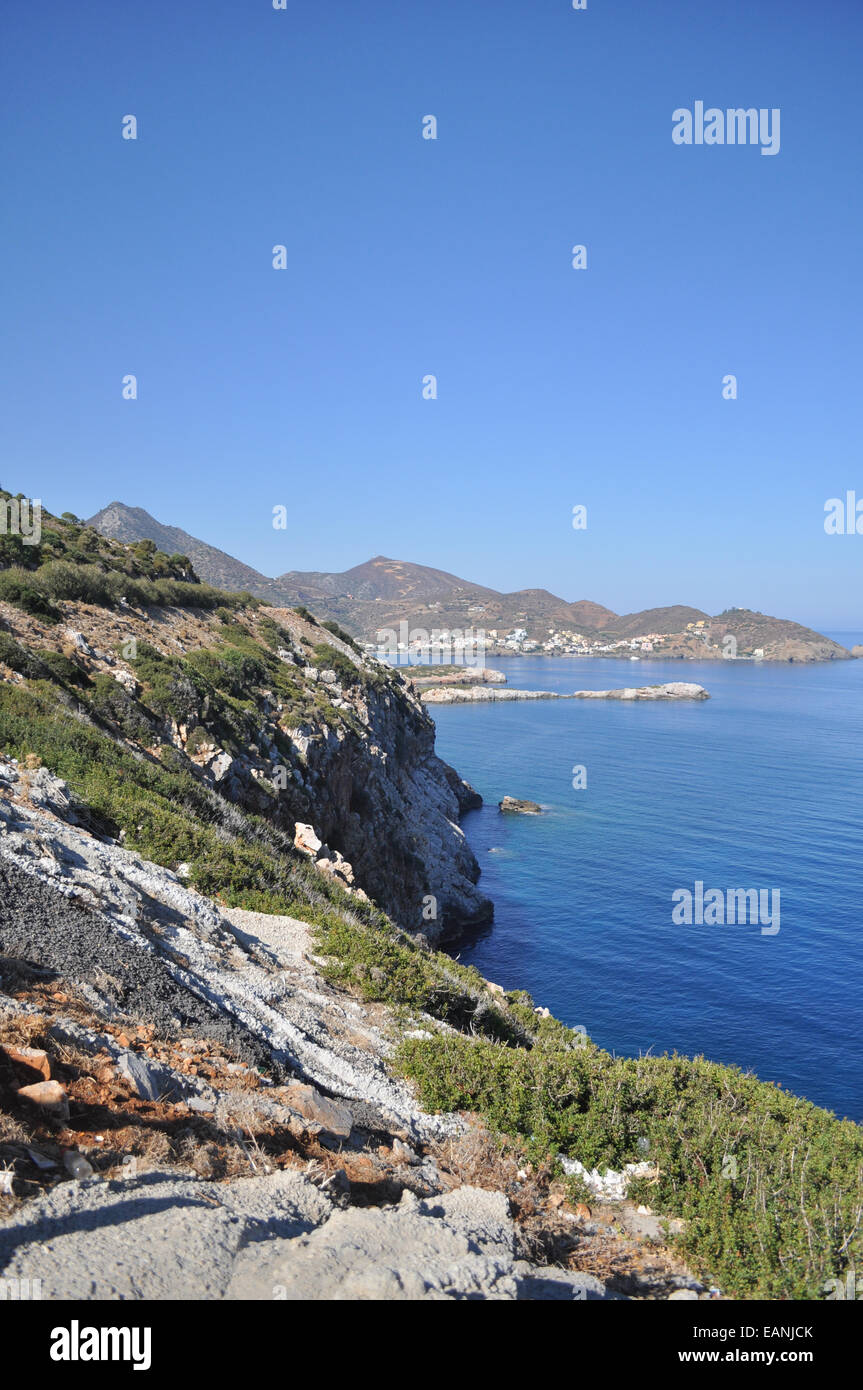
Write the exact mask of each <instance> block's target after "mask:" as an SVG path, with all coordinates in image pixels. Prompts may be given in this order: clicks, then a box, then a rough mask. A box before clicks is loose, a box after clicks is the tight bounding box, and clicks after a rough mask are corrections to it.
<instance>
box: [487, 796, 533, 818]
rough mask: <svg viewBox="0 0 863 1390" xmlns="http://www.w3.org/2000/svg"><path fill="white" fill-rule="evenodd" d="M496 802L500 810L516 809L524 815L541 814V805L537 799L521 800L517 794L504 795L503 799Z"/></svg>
mask: <svg viewBox="0 0 863 1390" xmlns="http://www.w3.org/2000/svg"><path fill="white" fill-rule="evenodd" d="M497 804H498V806H499V808H500V810H501V811H518V812H520V813H521V814H522V815H525V816H540V815H542V807H541V806H540V804H539V802H538V801H522V800H520V799H519V797H517V796H505V797H504V798H503V801H499V802H498V803H497Z"/></svg>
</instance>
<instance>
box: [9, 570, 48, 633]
mask: <svg viewBox="0 0 863 1390" xmlns="http://www.w3.org/2000/svg"><path fill="white" fill-rule="evenodd" d="M0 602H4V603H12V604H14V605H15V607H16V608H20V609H21V610H22V612H24V613H29V614H30V616H31V617H33V618H40V619H41V620H42V622H46V623H57V622H59V621H60V612H59V610H58V609H57V608H56V607H55V606H54V604H53V603H52V602H51V600H50V599H49V598H48V595H47V594H46V593H45V591H44V590H43V589H42V587H41V586H40V585H39V584H38V582H37V580H36V579H35V577H34V576H33V575H31V574H30V573H28V571H27V570H23V569H20V568H19V567H18V566H14V567H13V568H12V569H8V570H0Z"/></svg>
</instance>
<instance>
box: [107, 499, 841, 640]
mask: <svg viewBox="0 0 863 1390" xmlns="http://www.w3.org/2000/svg"><path fill="white" fill-rule="evenodd" d="M86 524H87V525H88V526H91V527H93V528H94V529H95V530H96V531H98V532H100V534H102V535H104V536H108V537H110V538H111V539H113V540H119V541H124V542H125V543H126V544H130V543H135V542H137V541H141V540H151V541H153V542H154V543H155V544H156V546H157V547H158V548H159V549H160V550H164V551H166V553H169V554H170V553H174V554H183V555H186V556H188V558H189V559H190V560H191V561H192V564H193V566H194V568H195V571H196V573H197V574H198V575H199V576H200V577H201V579H202V580H204V582H206V583H208V584H212V585H214V586H216V587H219V588H224V589H233V590H239V591H248V592H249V593H251V594H253V595H254V596H255V597H257V598H261V599H265V600H266V601H267V602H268V603H271V604H273V605H274V606H275V607H284V608H290V607H294V606H297V605H308V604H310V605H312V607H314V608H315V609H316V611H317V612H318V613H319V615H320V616H321V617H324V618H327V619H332V620H334V621H336V622H338V623H339V624H341V625H342V626H343V627H344V628H346V629H347V631H349V632H350V633H351V634H352V635H353V636H355V637H360V638H363V639H364V640H366V641H378V640H380V638H379V636H378V634H379V633H380V632H381V631H382V630H386V629H398V628H399V626H400V624H401V623H403V622H408V624H409V625H410V626H413V627H419V628H420V629H424V630H428V631H432V630H433V629H444V628H450V629H452V628H457V629H461V630H463V629H466V628H474V629H478V628H481V629H483V630H484V631H485V632H486V633H491V632H501V633H503V632H504V631H506V630H513V629H518V628H521V629H523V630H524V631H525V632H526V633H527V636H528V638H529V639H531V640H539V641H541V640H543V639H544V638H545V637H546V636H547V635H548V633H549V631H550V630H559V629H563V630H565V631H577V632H578V633H580V634H583V635H585V636H586V637H587V638H589V639H592V640H597V639H603V640H604V639H606V638H607V639H612V640H616V641H623V640H626V639H635V638H637V637H642V636H646V635H647V634H650V633H662V634H665V636H666V638H669V639H670V638H674V639H675V640H674V641H672V642H671V645H670V646H669V645H666V646H664V647H663V648H661V654H663V655H666V656H671V657H690V658H692V657H696V656H702V657H704V656H706V657H707V658H708V659H709V658H711V657H712V656H713V655H714V654H715V653H716V652H717V651H719V650H720V646H721V642H722V641H723V640H724V638H725V637H726V635H727V634H728V633H729V632H731V634H732V636H734V638H735V642H736V641H737V635H738V633H744V632H745V637H746V641H747V643H748V646H747V647H745V648H744V649H743V650H746V651H750V652H751V651H753V650H761V651H763V652H764V654H765V659H770V660H796V661H800V660H804V661H805V660H816V661H818V660H831V659H843V660H844V659H846V658H847V657H848V656H849V653H848V652H847V651H846V650H845V648H844V647H841V646H840V645H839V644H838V643H836V642H833V641H832V640H831V639H829V638H826V637H824V636H823V635H822V634H821V633H819V632H816V631H814V630H813V629H811V628H807V627H805V626H804V625H802V624H799V623H795V622H793V621H791V620H789V619H784V618H773V617H770V616H769V615H766V614H762V613H753V612H751V611H750V610H748V609H731V610H726V611H725V612H724V613H722V614H718V615H715V616H711V615H710V614H708V613H706V612H704V611H703V610H702V609H700V608H694V607H691V606H689V605H686V604H670V605H667V606H664V607H655V608H649V609H644V610H640V611H637V612H632V613H626V614H618V613H615V612H614V610H613V609H610V608H607V607H605V606H604V605H602V604H599V603H596V602H594V601H593V600H591V599H577V600H575V601H572V602H570V601H569V600H567V599H564V598H561V597H560V596H559V595H557V594H553V593H551V592H550V591H549V590H548V589H544V588H540V587H537V588H527V589H517V590H513V591H511V592H508V593H504V592H501V591H499V590H497V589H492V588H490V587H489V586H487V585H482V584H477V583H474V582H473V581H470V580H465V579H462V578H460V577H459V576H458V575H455V574H452V573H450V572H449V571H447V570H440V569H436V568H433V567H431V566H428V565H417V564H415V563H413V562H411V561H406V560H395V559H392V558H391V557H389V556H386V555H376V556H373V557H372V558H371V559H369V560H366V561H364V562H362V563H361V564H358V565H354V566H352V567H351V568H350V569H347V570H343V571H326V570H288V571H286V572H285V573H283V574H281V575H278V576H276V577H275V578H270V577H268V576H267V575H264V574H261V572H260V571H259V570H256V569H254V568H253V567H252V566H250V565H246V564H244V563H243V562H242V561H241V560H237V559H236V558H235V557H234V556H231V555H229V554H227V552H226V551H223V550H219V549H218V548H217V547H216V546H211V545H209V544H208V542H206V541H202V540H200V539H198V538H197V537H195V536H192V535H190V533H189V532H187V531H184V530H183V529H182V528H180V527H176V526H169V525H165V524H163V523H162V522H159V521H157V520H156V519H155V518H154V517H153V516H152V515H151V514H150V513H149V512H147V511H146V510H145V509H144V508H143V507H129V506H128V505H126V504H125V503H123V502H119V501H114V502H111V503H109V504H108V506H107V507H103V508H102V510H101V511H99V512H97V513H96V514H95V515H94V516H92V517H91V518H90V519H89V521H88V522H87V523H86ZM742 615H745V620H744V618H743V616H742ZM717 623H719V624H720V626H717ZM696 624H700V625H701V626H700V628H696ZM708 639H709V640H708ZM717 639H718V640H717Z"/></svg>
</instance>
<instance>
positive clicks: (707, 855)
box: [430, 634, 863, 1121]
mask: <svg viewBox="0 0 863 1390" xmlns="http://www.w3.org/2000/svg"><path fill="white" fill-rule="evenodd" d="M838 640H840V641H842V642H843V643H846V644H850V643H851V642H852V641H855V640H863V638H861V637H860V635H852V634H843V635H842V636H841V637H839V639H838ZM492 664H494V665H495V666H497V667H499V668H500V669H505V670H506V673H507V676H508V679H509V684H510V685H512V686H515V687H520V688H521V689H534V690H543V689H545V690H563V691H572V690H577V689H590V688H592V689H608V688H610V687H612V686H624V685H646V684H651V683H654V682H658V681H669V680H690V681H697V682H698V683H699V684H701V685H704V686H705V687H706V688H707V689H708V690H709V691H710V692H711V699H710V700H708V701H700V702H698V703H694V702H686V703H680V704H677V703H667V702H659V703H656V704H653V703H644V702H638V703H633V704H623V703H619V702H617V701H582V700H571V701H570V700H567V701H560V702H558V701H540V702H536V703H532V702H531V703H528V702H514V703H512V704H497V705H474V706H471V705H455V706H449V707H446V706H434V707H430V708H431V712H432V714H433V715H434V718H435V722H436V724H437V729H438V739H437V747H438V752H439V753H440V754H441V756H442V757H443V758H445V759H446V760H447V761H448V762H450V763H452V764H453V765H454V766H455V767H456V768H458V770H459V772H460V773H461V775H462V776H464V777H466V778H467V779H468V780H469V781H470V782H472V783H473V784H474V786H475V787H476V788H477V790H478V791H480V792H481V793H482V795H483V797H484V799H485V802H486V804H485V806H484V807H483V808H482V810H480V811H474V812H471V813H469V814H468V815H467V816H466V817H465V820H464V823H463V825H464V830H465V833H466V834H467V836H468V839H469V841H470V843H471V845H472V847H473V849H474V851H475V853H476V855H477V857H478V858H479V861H480V864H481V866H482V870H483V877H482V886H483V888H484V890H485V891H486V892H487V893H488V894H489V896H490V897H491V898H492V899H493V900H494V903H495V922H494V925H493V926H492V927H490V928H488V929H486V930H484V931H483V932H482V933H480V934H478V935H477V936H475V937H473V938H471V939H470V940H468V941H467V942H464V943H462V945H461V946H460V948H459V950H458V953H457V954H458V956H459V959H461V960H463V961H465V962H466V963H470V964H474V965H476V966H477V967H478V968H479V969H480V970H481V971H482V973H483V974H484V975H485V976H487V977H488V978H489V979H491V980H495V981H497V982H498V983H499V984H502V985H503V986H504V987H505V988H507V989H513V988H516V987H522V988H525V989H528V990H529V991H530V992H531V993H532V994H533V996H534V999H535V1001H536V1003H537V1004H544V1005H546V1006H547V1007H548V1008H550V1009H551V1011H552V1013H554V1014H556V1015H557V1016H558V1017H559V1018H562V1019H563V1020H565V1021H566V1022H567V1023H569V1024H570V1025H575V1024H582V1025H583V1026H584V1027H585V1028H586V1029H587V1031H588V1033H589V1034H590V1036H591V1037H592V1038H593V1039H594V1041H595V1042H597V1043H598V1044H600V1046H602V1047H605V1048H608V1049H609V1050H611V1051H613V1052H617V1053H625V1054H629V1055H638V1054H639V1052H643V1051H648V1050H652V1051H653V1052H655V1053H660V1052H665V1051H672V1050H675V1049H676V1050H677V1051H678V1052H682V1053H685V1054H688V1055H694V1054H698V1053H702V1054H704V1055H705V1056H707V1057H710V1058H712V1059H715V1060H717V1061H722V1062H733V1063H737V1064H739V1065H740V1066H741V1067H743V1068H744V1069H746V1070H752V1071H754V1072H755V1073H756V1074H757V1075H758V1076H760V1077H762V1078H764V1079H765V1080H772V1081H779V1082H781V1083H782V1085H783V1086H784V1087H786V1088H787V1089H790V1090H793V1091H795V1092H797V1093H798V1094H801V1095H804V1096H807V1097H808V1098H809V1099H810V1100H813V1101H815V1102H816V1103H817V1104H819V1105H824V1106H826V1107H828V1108H829V1109H832V1110H835V1111H836V1112H837V1114H839V1115H847V1116H848V1117H849V1118H852V1119H855V1120H857V1121H861V1120H863V1020H861V1004H863V930H861V927H863V911H861V888H863V883H861V878H863V875H861V850H863V797H861V789H863V661H847V662H836V663H828V664H824V665H812V666H795V665H790V666H789V665H784V664H783V665H770V664H754V663H749V662H736V663H735V662H721V661H719V662H704V663H700V662H680V661H676V662H670V661H649V660H646V659H645V660H642V661H641V662H640V663H638V664H636V663H635V662H626V661H619V660H599V659H592V658H577V657H572V658H568V657H557V658H549V657H536V658H534V657H509V658H495V660H494V662H493V663H492ZM575 764H582V765H584V766H585V767H586V769H587V787H586V789H585V790H579V791H576V790H574V789H573V787H572V785H571V784H572V769H573V766H574V765H575ZM507 793H508V794H510V795H514V796H522V797H529V798H531V799H533V800H535V801H538V802H540V803H542V805H543V806H544V807H546V808H547V810H546V813H545V814H544V815H543V816H541V817H536V816H512V815H508V816H505V815H501V813H500V812H499V811H498V809H497V802H498V801H499V800H500V798H501V797H502V796H504V795H505V794H507ZM698 879H700V880H702V881H703V882H704V884H705V887H706V888H711V887H715V888H721V889H723V890H725V889H727V888H770V889H772V888H778V889H779V890H780V893H781V925H780V930H779V932H778V934H776V935H763V934H762V933H761V931H760V930H759V927H758V926H750V925H743V926H741V925H736V926H729V925H724V926H696V925H693V926H688V927H687V926H676V925H674V924H673V923H672V920H671V912H672V901H671V895H672V892H673V891H674V890H675V889H677V888H689V889H690V890H692V889H693V888H694V884H695V881H696V880H698Z"/></svg>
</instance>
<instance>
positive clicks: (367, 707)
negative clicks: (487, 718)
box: [0, 602, 492, 941]
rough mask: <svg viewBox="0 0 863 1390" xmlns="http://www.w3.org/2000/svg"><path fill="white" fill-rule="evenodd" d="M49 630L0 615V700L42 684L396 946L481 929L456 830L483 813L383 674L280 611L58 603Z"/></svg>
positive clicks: (15, 614) (27, 618) (470, 872)
mask: <svg viewBox="0 0 863 1390" xmlns="http://www.w3.org/2000/svg"><path fill="white" fill-rule="evenodd" d="M63 619H64V622H63V624H62V625H58V624H56V623H54V624H48V623H44V622H41V621H40V620H39V619H38V618H37V617H34V616H32V615H28V614H25V613H22V612H21V611H20V610H19V609H17V608H16V607H14V606H12V605H8V604H2V603H0V622H2V629H0V636H3V633H4V632H5V638H4V642H3V643H0V689H2V685H3V682H4V681H5V682H6V684H7V686H8V685H9V684H11V685H19V686H26V685H28V684H32V682H33V678H35V677H39V676H42V677H45V676H50V675H53V676H54V677H55V684H54V687H53V689H52V694H53V695H55V696H56V700H57V707H58V710H65V709H68V707H69V706H71V707H72V708H73V709H74V710H75V711H76V713H77V716H78V717H79V718H83V719H85V720H94V721H97V722H98V726H99V727H100V728H103V729H105V730H107V731H109V733H110V734H111V735H112V736H113V737H114V738H115V739H117V740H121V741H122V743H123V745H124V746H125V747H130V746H133V747H134V748H136V749H137V750H138V752H139V753H140V755H141V756H143V757H144V758H146V759H148V760H152V759H156V760H158V762H159V763H160V764H161V765H162V766H163V767H164V766H167V767H170V768H171V769H172V770H174V771H175V772H176V773H178V774H180V775H183V776H187V777H188V776H191V777H194V778H195V779H196V781H198V782H199V783H200V784H201V785H202V786H203V787H205V788H207V789H212V791H214V792H215V793H216V794H217V795H218V796H219V797H220V798H221V799H223V800H225V801H228V802H230V803H233V804H235V805H237V806H240V807H242V808H243V809H244V810H245V811H248V812H252V813H253V814H254V815H255V816H256V817H262V818H264V819H265V820H267V821H268V822H269V823H270V824H272V825H273V826H274V827H275V828H277V829H278V830H279V831H281V832H283V833H284V834H285V835H286V836H288V837H289V842H290V843H291V845H293V844H294V843H296V846H297V848H298V849H299V850H300V852H301V853H303V854H305V855H306V857H308V858H309V859H310V860H312V862H314V863H315V864H318V865H319V866H320V872H321V873H328V874H330V875H331V876H335V877H336V878H338V879H339V880H340V881H341V882H342V883H343V884H345V885H346V886H347V887H348V888H350V889H351V890H353V891H355V892H361V893H363V894H364V895H366V896H367V897H368V898H370V899H372V900H373V901H374V902H375V903H376V904H377V905H378V906H379V907H380V908H381V909H382V910H383V911H385V912H386V913H387V914H388V915H389V916H391V917H392V918H393V919H394V920H395V921H396V922H397V923H398V924H399V925H400V926H402V927H404V928H405V929H406V930H409V931H411V932H414V933H419V932H422V933H423V934H424V935H425V936H426V937H427V938H428V939H429V940H430V941H438V940H441V939H444V938H452V937H454V936H457V935H458V933H459V932H460V931H461V930H462V929H463V928H465V927H466V926H469V925H473V924H476V923H480V922H484V921H487V920H489V919H490V917H491V915H492V906H491V903H490V902H489V900H488V899H487V898H485V897H484V895H483V894H482V893H481V892H480V890H479V889H478V887H477V880H478V879H479V875H480V870H479V865H478V864H477V861H476V859H475V857H474V855H473V853H472V852H471V850H470V848H469V847H468V844H467V841H466V840H465V837H464V834H463V833H462V831H461V829H460V828H459V824H458V822H459V817H460V816H461V814H462V813H463V812H464V811H465V810H467V809H468V808H470V807H471V806H476V805H479V804H480V803H481V798H480V797H479V796H478V794H477V793H476V792H475V791H474V790H473V789H472V788H471V787H470V786H468V785H467V783H465V782H463V781H462V780H461V778H459V776H458V775H457V773H456V772H455V771H454V770H453V769H452V768H450V767H448V766H447V764H446V763H444V762H443V761H442V760H441V759H440V758H438V757H437V755H436V753H435V747H434V741H435V731H434V724H433V722H432V720H431V719H430V717H429V716H428V714H427V713H426V711H425V710H424V709H423V706H422V703H421V701H420V699H419V697H418V696H417V695H416V694H415V693H414V691H413V690H412V688H411V687H410V686H409V685H407V684H406V683H405V682H404V681H403V680H402V678H401V677H400V676H399V675H398V673H396V672H392V671H390V670H389V669H388V668H386V667H383V666H381V665H380V664H379V663H378V662H377V661H375V660H374V659H370V658H368V657H366V656H364V655H363V654H361V653H360V652H359V651H358V650H357V649H356V648H355V647H354V646H353V644H352V643H351V642H350V640H349V639H346V638H345V637H344V636H343V635H339V634H338V633H337V632H330V631H328V630H326V629H324V628H322V627H320V626H319V625H318V624H317V623H316V622H315V621H314V620H313V619H311V617H310V616H309V617H302V616H300V615H299V614H297V613H295V612H293V611H290V610H273V609H268V610H264V609H259V608H254V607H252V608H249V609H242V610H240V611H238V612H237V613H236V614H225V613H222V615H221V616H218V615H212V616H210V615H207V614H204V613H200V612H194V611H189V610H180V609H171V608H163V609H161V610H158V613H156V612H155V611H154V612H151V611H148V610H144V609H135V608H133V607H131V606H129V605H126V606H125V607H123V608H122V609H121V610H120V611H116V612H114V611H110V610H108V609H104V608H99V607H96V606H94V605H89V604H81V603H72V602H69V603H64V605H63ZM123 652H134V653H136V655H135V656H134V657H126V658H124V657H123V655H122V653H123ZM64 653H66V654H65V655H64ZM52 662H53V663H54V664H53V666H52V665H51V663H52ZM58 662H60V663H61V664H62V663H63V662H65V663H66V667H65V668H63V669H64V671H65V676H66V681H65V682H63V681H59V682H57V681H56V676H57V672H58V670H59V669H60V668H59V667H58ZM10 663H11V664H10ZM40 663H44V665H42V666H41V669H40ZM16 668H17V669H16ZM28 673H29V676H28ZM40 688H41V689H42V691H43V692H44V690H45V684H44V681H43V682H42V683H41V685H40ZM70 692H71V693H72V694H73V695H74V697H75V698H74V700H73V699H70ZM32 751H34V752H37V753H38V752H40V750H39V749H37V748H35V747H34V748H33V750H32ZM40 756H41V753H40ZM298 824H299V825H302V826H307V827H309V828H310V829H309V830H308V831H305V832H302V834H298V833H297V829H296V828H297V825H298ZM121 828H122V827H121ZM303 836H305V837H306V838H305V839H304V838H303ZM182 858H183V854H182V852H181V851H178V857H177V862H178V863H179V862H180V861H181V860H182ZM191 872H192V874H193V876H194V872H195V865H194V861H193V862H192V864H191Z"/></svg>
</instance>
